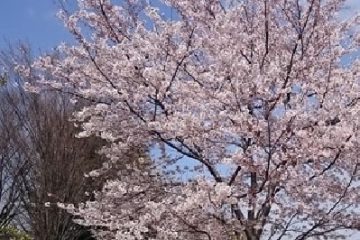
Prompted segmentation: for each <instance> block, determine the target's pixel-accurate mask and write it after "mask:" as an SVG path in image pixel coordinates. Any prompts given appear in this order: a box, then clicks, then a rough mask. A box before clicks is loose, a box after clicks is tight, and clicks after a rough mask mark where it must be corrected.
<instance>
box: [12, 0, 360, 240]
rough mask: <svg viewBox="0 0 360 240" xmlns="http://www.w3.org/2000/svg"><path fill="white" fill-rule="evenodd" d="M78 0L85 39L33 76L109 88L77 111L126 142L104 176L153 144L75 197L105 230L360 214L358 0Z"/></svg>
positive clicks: (154, 231) (177, 231) (242, 234)
mask: <svg viewBox="0 0 360 240" xmlns="http://www.w3.org/2000/svg"><path fill="white" fill-rule="evenodd" d="M78 2H79V9H78V10H76V11H74V12H71V13H70V12H67V11H62V12H61V13H60V16H61V17H62V18H63V19H64V22H65V24H66V26H67V28H68V29H69V31H70V32H71V33H72V34H73V35H74V37H75V38H76V40H77V43H76V44H73V45H65V44H64V45H61V46H60V47H59V48H58V51H59V54H58V57H57V58H52V57H51V55H49V56H43V57H41V58H39V59H38V60H37V61H36V62H35V63H34V65H33V67H34V68H35V69H36V71H37V72H38V75H39V82H38V85H37V86H29V90H36V89H38V87H39V86H51V87H52V88H55V89H57V90H59V91H65V92H71V94H73V96H74V99H75V98H77V99H79V98H80V99H88V100H91V101H92V102H93V104H92V105H91V106H87V107H85V108H83V109H82V111H80V112H77V113H76V116H75V117H76V119H77V120H78V121H81V122H82V123H83V124H82V127H83V132H82V133H81V134H79V136H80V137H86V136H90V135H98V136H101V137H102V138H104V139H106V140H107V141H109V142H110V143H111V146H110V147H108V148H104V149H103V150H102V154H105V155H106V156H107V157H108V159H109V164H105V165H104V168H102V169H100V170H97V171H94V172H92V173H91V174H92V175H93V176H96V175H100V174H101V173H103V172H105V171H106V168H109V166H111V163H114V162H117V161H122V159H121V155H122V153H124V152H126V151H127V149H128V148H129V146H134V145H135V146H136V145H147V146H149V149H150V150H151V151H152V152H153V154H152V155H153V156H152V161H153V164H151V166H150V165H149V166H146V167H144V166H142V167H141V168H139V167H137V166H128V170H130V171H126V172H119V174H118V175H119V177H118V180H112V181H108V182H107V183H106V185H105V187H104V189H103V191H102V192H98V193H96V199H95V201H89V202H86V203H84V204H81V205H79V206H76V207H74V206H73V205H71V204H70V205H64V206H65V207H67V208H68V210H69V211H70V212H72V213H73V214H75V215H77V216H78V217H79V220H78V222H80V223H81V224H84V225H87V226H92V227H94V228H95V229H96V234H97V236H98V237H99V239H129V240H130V239H132V240H135V239H139V240H140V239H213V240H214V239H215V240H217V239H231V240H232V239H238V240H239V239H247V240H255V239H271V240H273V239H278V240H280V239H296V240H302V239H325V238H331V239H335V238H337V237H341V236H343V237H345V236H347V234H348V233H349V232H347V230H355V231H356V230H357V229H359V228H360V221H359V218H358V214H359V203H360V195H359V190H360V185H359V176H360V174H359V169H358V168H359V160H358V155H357V152H358V149H359V146H360V138H359V127H360V123H359V110H360V108H359V106H360V104H359V99H360V86H359V80H360V79H359V74H360V73H359V70H360V61H359V59H356V58H354V53H355V52H356V51H357V50H358V49H359V44H360V35H359V28H357V26H358V25H359V23H360V17H359V16H355V17H351V18H350V19H347V20H340V18H339V17H338V15H339V12H340V11H341V9H342V7H343V6H344V3H346V1H344V0H238V1H235V0H234V1H221V0H197V1H191V0H164V1H158V2H156V1H153V2H150V1H149V2H147V1H141V0H128V1H121V3H118V4H116V3H111V2H110V1H109V0H79V1H78ZM114 2H116V1H114ZM156 6H157V7H158V8H157V7H156ZM159 6H160V7H159ZM160 9H162V10H160ZM164 12H167V13H164ZM59 56H60V57H59ZM19 70H20V71H22V72H23V73H24V74H26V73H27V69H25V68H21V67H19ZM49 72H50V73H51V76H50V77H49V75H48V74H45V73H49ZM42 73H44V74H42ZM149 143H150V144H149ZM140 160H141V159H140ZM139 162H141V161H139Z"/></svg>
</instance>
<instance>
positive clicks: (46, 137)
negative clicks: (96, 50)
mask: <svg viewBox="0 0 360 240" xmlns="http://www.w3.org/2000/svg"><path fill="white" fill-rule="evenodd" d="M1 59H2V61H1V66H2V67H3V68H4V70H5V71H6V72H7V73H8V76H9V79H8V81H7V83H6V85H4V86H3V87H2V92H1V94H0V99H1V105H0V113H1V114H0V115H1V116H0V117H1V128H0V131H1V132H3V133H4V134H2V136H4V137H3V138H2V139H1V146H4V147H2V151H1V154H2V155H1V156H3V157H2V159H1V163H2V165H1V166H4V167H3V169H4V174H3V175H2V176H3V178H7V179H4V180H3V181H2V182H4V188H2V189H3V191H4V192H5V194H7V195H9V197H8V198H9V200H7V201H9V203H8V204H7V205H10V204H11V205H10V206H11V207H7V205H5V204H6V203H7V202H6V201H4V200H3V199H1V200H2V204H4V210H3V213H2V215H4V217H2V219H4V220H3V221H2V222H4V223H3V224H5V223H13V224H14V223H15V224H16V225H17V226H19V227H22V228H24V229H25V230H26V231H27V232H28V233H29V234H30V235H31V236H33V237H34V238H36V239H44V240H49V239H58V240H60V239H66V240H69V239H74V240H75V239H92V238H91V234H90V232H89V230H88V228H84V227H82V226H79V225H77V224H75V223H74V222H73V216H71V215H70V214H68V213H67V212H66V211H64V210H62V209H59V208H58V207H57V205H56V203H57V202H67V201H71V202H74V203H76V202H80V201H84V200H86V199H89V197H88V196H86V195H85V193H86V191H88V192H91V191H92V190H94V189H96V188H98V187H99V186H101V183H99V182H98V183H95V182H94V181H92V180H91V179H89V178H86V177H85V176H84V175H85V173H88V172H89V171H91V170H92V169H93V168H99V167H100V166H101V165H102V162H103V158H102V157H101V156H99V155H98V154H97V153H96V152H97V151H98V150H100V148H101V147H102V146H103V145H104V144H105V142H104V141H102V140H101V139H99V138H96V137H93V138H88V139H79V138H77V137H76V134H77V133H78V131H79V128H77V127H75V126H74V123H73V122H71V121H70V118H71V113H72V111H73V110H74V109H75V107H76V106H75V105H74V104H72V103H71V102H70V101H69V96H67V95H66V94H64V93H59V92H51V91H44V92H42V93H41V94H39V95H37V94H32V93H27V92H25V91H24V89H23V84H24V82H25V81H24V79H22V78H20V77H19V76H17V75H16V74H14V72H13V69H14V67H15V65H14V64H15V62H16V63H20V62H21V63H23V64H29V63H30V62H31V54H30V52H29V50H28V48H27V47H26V46H22V47H21V48H20V51H16V50H10V51H3V52H2V56H1ZM27 81H32V77H31V76H30V77H29V78H27ZM8 169H9V170H8ZM5 171H9V172H10V173H11V175H10V176H9V177H8V175H9V174H8V175H6V173H7V172H5ZM13 184H15V185H16V186H15V187H13V186H12V185H13ZM7 188H9V189H10V190H7ZM6 191H7V192H6ZM9 191H12V192H9ZM5 194H3V195H2V196H7V195H5ZM8 212H9V213H8ZM13 212H14V213H13ZM15 213H16V214H15ZM6 214H7V215H6ZM2 215H1V216H2ZM5 215H6V216H5ZM6 217H8V218H9V219H8V220H7V218H6Z"/></svg>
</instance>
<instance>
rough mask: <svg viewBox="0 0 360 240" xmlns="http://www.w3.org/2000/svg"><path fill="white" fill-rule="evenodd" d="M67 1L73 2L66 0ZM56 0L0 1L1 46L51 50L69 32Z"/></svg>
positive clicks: (356, 2) (356, 1) (351, 8)
mask: <svg viewBox="0 0 360 240" xmlns="http://www.w3.org/2000/svg"><path fill="white" fill-rule="evenodd" d="M67 2H72V3H74V2H76V0H68V1H67ZM347 5H348V9H347V10H345V11H344V12H343V14H344V15H345V16H349V15H352V14H354V13H355V12H356V11H359V10H360V0H348V1H347ZM57 10H58V5H56V0H2V1H1V3H0V48H2V47H4V46H6V41H10V42H11V43H16V42H17V41H19V40H21V41H26V42H28V43H29V44H31V46H32V48H33V49H34V50H39V49H41V50H51V49H52V48H53V47H55V46H57V45H58V44H59V43H61V42H62V41H66V42H67V41H69V40H70V39H71V36H70V34H69V33H68V32H67V31H66V29H65V28H64V27H63V24H62V22H61V21H60V20H58V18H57V17H56V16H55V14H56V12H57Z"/></svg>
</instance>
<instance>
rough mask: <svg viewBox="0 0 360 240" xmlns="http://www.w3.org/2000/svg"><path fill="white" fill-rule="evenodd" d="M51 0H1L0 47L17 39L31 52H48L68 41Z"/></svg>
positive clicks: (68, 35)
mask: <svg viewBox="0 0 360 240" xmlns="http://www.w3.org/2000/svg"><path fill="white" fill-rule="evenodd" d="M57 10H58V6H57V5H56V4H55V1H53V0H2V1H1V3H0V48H2V47H4V46H5V45H6V42H7V41H9V42H11V43H16V42H18V41H19V40H21V41H25V42H28V43H29V44H31V46H32V47H33V49H34V50H38V49H41V50H50V49H52V48H53V47H55V46H57V45H58V44H59V43H61V42H62V41H68V40H69V39H71V36H70V34H68V32H67V31H66V29H65V28H64V27H63V23H62V22H61V21H60V20H58V18H57V17H56V16H55V15H56V12H57Z"/></svg>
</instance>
